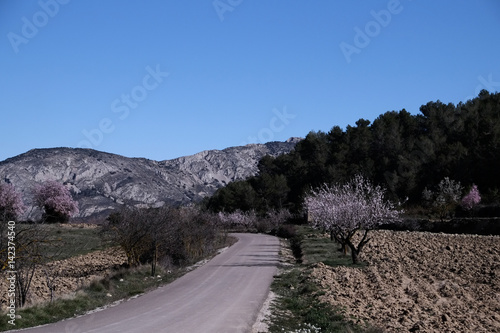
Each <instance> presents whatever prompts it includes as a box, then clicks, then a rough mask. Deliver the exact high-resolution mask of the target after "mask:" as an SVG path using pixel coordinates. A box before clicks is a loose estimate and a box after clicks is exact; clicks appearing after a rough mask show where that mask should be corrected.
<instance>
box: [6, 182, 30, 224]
mask: <svg viewBox="0 0 500 333" xmlns="http://www.w3.org/2000/svg"><path fill="white" fill-rule="evenodd" d="M24 209H25V207H24V204H23V200H22V199H21V195H20V194H19V193H18V192H17V191H16V189H15V188H14V186H13V185H12V184H7V183H1V184H0V220H2V221H9V220H15V219H16V218H18V217H19V216H20V215H21V214H22V213H23V212H24Z"/></svg>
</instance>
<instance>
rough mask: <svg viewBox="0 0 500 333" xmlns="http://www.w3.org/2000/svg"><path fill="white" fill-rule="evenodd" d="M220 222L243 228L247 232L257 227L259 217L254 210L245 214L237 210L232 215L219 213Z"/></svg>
mask: <svg viewBox="0 0 500 333" xmlns="http://www.w3.org/2000/svg"><path fill="white" fill-rule="evenodd" d="M219 219H220V221H221V222H222V223H223V224H225V225H227V226H231V227H243V228H245V229H246V230H249V229H251V227H253V226H255V223H256V222H257V215H256V214H255V211H254V210H251V211H249V212H243V211H241V210H239V209H238V210H236V211H234V212H232V213H223V212H220V213H219Z"/></svg>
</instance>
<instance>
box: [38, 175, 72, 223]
mask: <svg viewBox="0 0 500 333" xmlns="http://www.w3.org/2000/svg"><path fill="white" fill-rule="evenodd" d="M33 192H34V198H35V202H36V204H37V206H38V207H40V208H41V209H43V210H44V215H43V217H44V219H45V220H46V221H47V222H67V221H68V220H69V218H70V217H71V216H73V215H74V214H77V213H78V203H77V202H76V201H75V200H73V198H72V197H71V193H70V192H69V190H68V188H67V187H66V186H64V185H63V184H61V183H59V182H57V181H54V180H49V181H46V182H44V183H42V184H38V185H37V186H36V187H35V189H34V191H33Z"/></svg>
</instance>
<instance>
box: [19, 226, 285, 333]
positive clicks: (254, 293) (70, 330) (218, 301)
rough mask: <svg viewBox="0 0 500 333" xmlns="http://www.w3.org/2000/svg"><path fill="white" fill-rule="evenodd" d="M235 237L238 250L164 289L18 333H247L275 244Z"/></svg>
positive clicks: (271, 269)
mask: <svg viewBox="0 0 500 333" xmlns="http://www.w3.org/2000/svg"><path fill="white" fill-rule="evenodd" d="M235 236H236V237H238V238H239V241H238V242H237V243H236V244H234V245H233V246H231V247H230V248H228V249H227V250H225V251H224V252H222V253H221V254H219V255H217V256H216V257H215V258H213V259H212V260H211V261H209V262H208V263H206V264H205V265H203V266H201V267H199V268H197V269H195V270H193V271H191V272H189V273H187V274H186V275H184V276H183V277H181V278H179V279H177V280H176V281H174V282H172V283H170V284H168V285H166V286H164V287H161V288H159V289H156V290H154V291H152V292H150V293H147V294H145V295H142V296H140V297H137V298H135V299H131V300H129V301H126V302H123V303H121V304H119V305H116V306H114V307H111V308H108V309H105V310H102V311H98V312H95V313H93V314H87V315H85V316H82V317H78V318H73V319H68V320H64V321H61V322H58V323H55V324H51V325H46V326H41V327H36V328H31V329H26V330H22V332H30V333H58V332H65V333H83V332H85V333H87V332H88V333H90V332H92V333H111V332H116V333H118V332H120V333H121V332H140V333H142V332H144V333H159V332H168V333H182V332H187V333H197V332H200V333H210V332H214V333H224V332H228V333H237V332H250V330H251V327H252V325H253V324H254V322H255V320H256V318H257V314H258V312H259V310H260V308H261V307H262V304H263V303H264V301H265V299H266V297H267V294H268V292H269V286H270V284H271V282H272V280H273V275H274V274H275V273H276V270H277V263H278V250H279V241H278V239H277V238H275V237H272V236H267V235H258V234H235ZM18 320H19V319H18Z"/></svg>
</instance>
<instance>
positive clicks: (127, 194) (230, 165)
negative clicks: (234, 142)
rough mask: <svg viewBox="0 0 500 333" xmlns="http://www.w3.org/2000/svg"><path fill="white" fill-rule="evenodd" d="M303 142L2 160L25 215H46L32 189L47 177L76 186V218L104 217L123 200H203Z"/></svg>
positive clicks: (38, 152)
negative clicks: (166, 153)
mask: <svg viewBox="0 0 500 333" xmlns="http://www.w3.org/2000/svg"><path fill="white" fill-rule="evenodd" d="M298 141H300V139H297V138H291V139H289V140H287V141H285V142H269V143H265V144H249V145H246V146H240V147H230V148H226V149H223V150H207V151H203V152H200V153H197V154H194V155H190V156H184V157H179V158H175V159H172V160H164V161H154V160H149V159H145V158H129V157H124V156H121V155H116V154H111V153H105V152H101V151H97V150H92V149H82V148H45V149H33V150H30V151H28V152H26V153H24V154H21V155H18V156H15V157H12V158H8V159H6V160H4V161H2V162H0V181H5V182H8V183H11V184H13V185H14V186H15V187H16V189H17V190H18V191H19V192H21V193H22V196H23V200H24V203H25V205H26V206H27V207H28V209H27V210H26V212H25V216H23V217H22V218H24V219H36V218H38V216H40V214H41V212H40V211H38V210H37V209H36V208H35V207H33V203H32V199H31V196H32V195H31V191H32V189H33V188H34V186H35V184H36V183H38V182H43V181H46V180H56V181H59V182H62V183H64V184H66V186H67V187H68V188H70V190H71V192H72V194H73V196H74V198H75V199H76V200H77V201H78V204H79V209H80V212H79V214H78V216H76V218H88V217H91V216H96V215H103V216H104V215H106V214H108V213H109V211H110V210H112V209H116V208H118V207H120V206H121V205H123V204H126V205H131V206H136V207H159V206H162V205H164V204H166V203H168V204H185V203H189V202H196V201H200V200H201V199H203V198H204V197H206V196H208V195H211V194H213V193H214V192H215V191H216V190H217V189H218V188H221V187H223V186H225V185H226V184H228V183H229V182H231V181H235V180H242V179H245V178H248V177H250V176H253V175H255V174H256V173H257V171H258V169H257V164H258V161H259V160H260V159H261V158H262V157H264V156H265V155H271V156H278V155H281V154H283V153H288V152H290V151H291V150H292V149H293V148H294V147H295V144H296V143H297V142H298Z"/></svg>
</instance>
